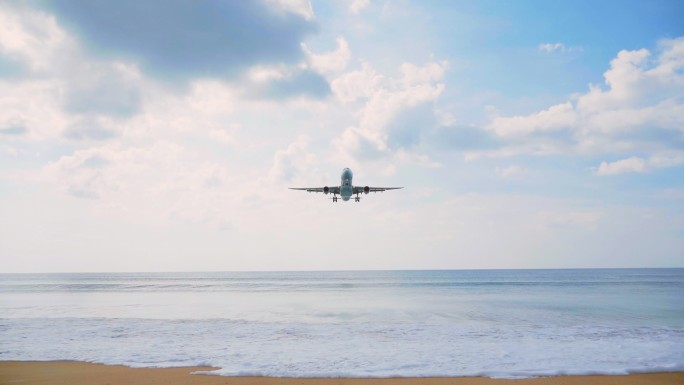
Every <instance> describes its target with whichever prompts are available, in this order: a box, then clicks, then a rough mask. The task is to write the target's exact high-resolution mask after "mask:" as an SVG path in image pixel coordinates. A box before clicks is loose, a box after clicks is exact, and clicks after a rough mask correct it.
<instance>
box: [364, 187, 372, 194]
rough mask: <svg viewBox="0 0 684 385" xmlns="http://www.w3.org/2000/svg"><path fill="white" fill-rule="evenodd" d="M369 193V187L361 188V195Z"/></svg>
mask: <svg viewBox="0 0 684 385" xmlns="http://www.w3.org/2000/svg"><path fill="white" fill-rule="evenodd" d="M369 192H370V187H368V186H366V187H364V188H363V193H364V194H368V193H369Z"/></svg>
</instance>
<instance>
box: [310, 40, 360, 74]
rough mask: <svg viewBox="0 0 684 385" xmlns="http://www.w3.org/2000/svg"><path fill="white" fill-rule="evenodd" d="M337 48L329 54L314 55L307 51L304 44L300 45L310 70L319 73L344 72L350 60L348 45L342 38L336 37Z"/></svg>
mask: <svg viewBox="0 0 684 385" xmlns="http://www.w3.org/2000/svg"><path fill="white" fill-rule="evenodd" d="M336 42H337V48H336V49H335V50H334V51H332V52H329V53H323V54H315V53H313V52H311V51H310V50H309V48H308V47H307V46H306V44H304V43H302V49H303V50H304V52H305V53H306V55H307V60H308V62H309V63H310V66H311V68H312V69H314V70H316V71H318V72H321V73H331V72H332V73H335V72H340V71H342V70H344V69H345V68H346V67H347V63H349V59H350V58H351V50H350V49H349V44H348V43H347V40H345V39H344V37H341V36H340V37H338V38H337V40H336Z"/></svg>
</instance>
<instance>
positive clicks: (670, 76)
mask: <svg viewBox="0 0 684 385" xmlns="http://www.w3.org/2000/svg"><path fill="white" fill-rule="evenodd" d="M561 48H562V47H560V46H557V45H550V46H548V47H546V48H544V49H549V50H551V49H561ZM682 69H684V38H678V39H673V40H664V41H662V42H660V44H659V51H658V54H657V56H656V57H652V54H651V52H650V51H648V50H646V49H640V50H634V51H627V50H623V51H620V53H618V55H617V56H616V57H615V59H613V60H612V61H611V64H610V69H608V70H607V71H606V72H605V74H604V78H605V85H606V87H605V88H604V87H601V86H597V85H590V87H589V91H588V92H586V93H585V94H580V95H574V96H572V97H571V98H570V100H568V101H567V102H565V103H560V104H557V105H554V106H551V107H549V108H547V109H545V110H542V111H539V112H536V113H532V114H529V115H521V116H509V117H502V116H496V117H494V118H493V119H492V120H491V122H490V123H489V124H487V125H485V129H486V130H488V131H490V132H491V133H493V134H495V135H496V136H497V137H498V138H500V139H501V140H503V143H504V144H503V145H502V147H500V148H497V149H494V150H485V151H471V152H469V153H467V154H466V156H467V158H468V159H476V158H478V157H483V156H511V155H519V154H535V155H544V154H545V155H551V154H559V153H565V154H573V153H574V154H585V155H586V154H591V155H596V154H626V155H631V154H646V155H647V157H646V158H644V159H642V158H637V157H636V156H632V157H628V158H627V159H624V160H623V161H617V162H613V163H607V162H603V163H602V164H601V166H599V169H598V171H597V174H598V175H609V174H615V173H622V172H628V171H632V172H644V171H649V170H652V169H655V168H660V167H671V166H675V165H679V164H681V163H680V162H677V161H670V160H668V161H662V162H658V161H656V159H660V158H663V159H671V153H672V151H674V150H676V149H677V148H678V146H679V144H678V143H681V141H682V136H683V135H684V103H683V101H682V99H681V95H682V94H683V93H684V73H682ZM645 159H648V160H645Z"/></svg>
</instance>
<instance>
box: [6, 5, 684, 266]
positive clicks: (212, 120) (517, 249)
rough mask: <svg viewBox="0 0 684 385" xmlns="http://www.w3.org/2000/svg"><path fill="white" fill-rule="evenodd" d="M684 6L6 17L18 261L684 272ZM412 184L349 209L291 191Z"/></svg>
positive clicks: (85, 12) (145, 10) (10, 237)
mask: <svg viewBox="0 0 684 385" xmlns="http://www.w3.org/2000/svg"><path fill="white" fill-rule="evenodd" d="M683 17H684V5H682V2H681V1H650V2H637V1H619V2H618V1H601V2H596V1H574V2H545V1H516V2H509V1H481V2H467V1H450V2H442V1H434V2H431V1H420V2H418V1H407V0H404V1H399V0H397V1H373V0H349V1H342V0H338V1H311V2H309V1H306V0H262V1H255V2H212V1H207V2H201V3H196V2H188V1H147V2H143V3H140V2H134V1H118V2H110V1H90V2H88V3H87V4H84V3H83V2H80V1H69V0H61V1H54V2H43V1H9V2H3V3H2V4H0V84H1V86H0V212H2V213H3V216H2V218H0V244H2V245H3V247H2V251H0V258H1V262H2V263H3V266H5V269H6V271H8V272H48V271H175V270H203V271H206V270H317V269H324V270H327V269H416V268H418V269H459V268H564V267H661V266H684V26H683V25H682V23H681V20H682V18H683ZM344 167H351V168H352V169H353V170H354V174H355V182H357V183H359V184H363V185H399V186H405V189H404V190H400V191H394V192H388V193H385V194H373V195H368V196H364V197H363V199H362V202H361V203H358V204H357V203H354V202H348V203H337V204H333V203H332V202H330V200H329V199H326V198H327V197H326V196H323V195H314V194H303V193H298V192H295V191H290V190H287V187H291V186H323V185H333V184H335V183H338V181H339V174H340V172H341V170H342V168H344Z"/></svg>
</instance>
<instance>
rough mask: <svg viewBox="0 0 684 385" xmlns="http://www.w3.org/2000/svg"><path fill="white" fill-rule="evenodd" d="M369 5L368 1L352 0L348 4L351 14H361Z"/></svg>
mask: <svg viewBox="0 0 684 385" xmlns="http://www.w3.org/2000/svg"><path fill="white" fill-rule="evenodd" d="M369 5H370V0H352V1H351V4H349V11H350V12H351V13H353V14H357V13H359V12H361V11H362V10H363V9H364V8H366V7H368V6H369Z"/></svg>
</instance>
